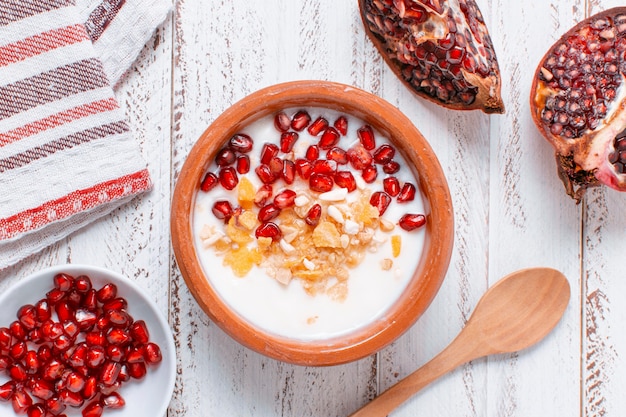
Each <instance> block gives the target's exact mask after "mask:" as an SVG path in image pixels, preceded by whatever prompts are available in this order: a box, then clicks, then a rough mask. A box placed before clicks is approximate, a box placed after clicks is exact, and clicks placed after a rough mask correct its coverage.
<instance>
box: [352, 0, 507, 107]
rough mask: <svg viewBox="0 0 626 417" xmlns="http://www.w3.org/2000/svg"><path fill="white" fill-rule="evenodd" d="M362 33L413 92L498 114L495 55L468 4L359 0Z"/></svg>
mask: <svg viewBox="0 0 626 417" xmlns="http://www.w3.org/2000/svg"><path fill="white" fill-rule="evenodd" d="M359 7H360V10H361V17H362V19H363V23H364V26H365V28H366V31H367V34H368V35H369V37H370V38H371V39H372V41H373V42H374V45H375V46H376V48H378V50H379V51H380V52H381V53H382V55H383V57H384V58H385V60H386V61H387V63H388V64H389V66H390V67H391V69H392V70H393V71H394V72H395V73H396V75H397V76H398V77H399V78H400V79H401V80H402V81H403V82H404V83H405V84H406V85H407V86H408V87H409V88H410V89H411V90H413V91H414V92H415V93H416V94H418V95H419V96H421V97H424V98H426V99H428V100H430V101H433V102H435V103H438V104H440V105H443V106H445V107H448V108H451V109H455V110H473V109H480V110H482V111H484V112H485V113H504V104H503V102H502V98H501V96H500V89H501V84H502V82H501V79H500V69H499V68H498V62H497V60H496V54H495V52H494V49H493V45H492V43H491V38H490V37H489V33H488V31H487V26H486V25H485V22H484V20H483V17H482V14H481V13H480V10H479V9H478V6H477V5H476V3H475V1H474V0H451V1H443V0H359Z"/></svg>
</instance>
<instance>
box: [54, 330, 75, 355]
mask: <svg viewBox="0 0 626 417" xmlns="http://www.w3.org/2000/svg"><path fill="white" fill-rule="evenodd" d="M73 343H74V339H73V338H71V337H69V336H68V335H66V334H62V335H61V336H59V337H57V338H56V339H55V340H54V342H53V346H54V349H56V350H57V351H59V352H64V351H66V350H67V349H69V348H70V346H72V344H73Z"/></svg>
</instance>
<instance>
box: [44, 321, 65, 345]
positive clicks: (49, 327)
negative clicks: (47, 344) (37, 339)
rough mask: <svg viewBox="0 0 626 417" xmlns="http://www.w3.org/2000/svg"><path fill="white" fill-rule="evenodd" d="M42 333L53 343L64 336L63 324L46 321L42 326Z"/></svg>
mask: <svg viewBox="0 0 626 417" xmlns="http://www.w3.org/2000/svg"><path fill="white" fill-rule="evenodd" d="M41 332H42V334H43V337H44V339H45V340H48V341H52V340H54V339H56V338H57V337H59V336H61V335H62V334H63V326H62V325H61V323H58V322H54V321H52V320H46V321H45V322H44V323H43V324H42V325H41Z"/></svg>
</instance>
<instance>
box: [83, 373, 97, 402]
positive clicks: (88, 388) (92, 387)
mask: <svg viewBox="0 0 626 417" xmlns="http://www.w3.org/2000/svg"><path fill="white" fill-rule="evenodd" d="M97 393H98V379H97V378H96V377H95V376H90V377H89V378H87V380H86V381H85V387H84V388H83V397H84V398H85V399H86V400H90V399H92V398H93V397H95V396H96V394H97Z"/></svg>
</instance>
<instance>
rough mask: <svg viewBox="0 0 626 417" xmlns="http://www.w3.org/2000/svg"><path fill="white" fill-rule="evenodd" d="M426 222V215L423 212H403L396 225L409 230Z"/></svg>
mask: <svg viewBox="0 0 626 417" xmlns="http://www.w3.org/2000/svg"><path fill="white" fill-rule="evenodd" d="M424 224H426V216H424V215H423V214H405V215H403V216H402V217H401V218H400V220H399V221H398V225H399V226H400V227H401V228H403V229H404V230H407V231H409V232H410V231H411V230H415V229H417V228H420V227H422V226H424Z"/></svg>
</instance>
